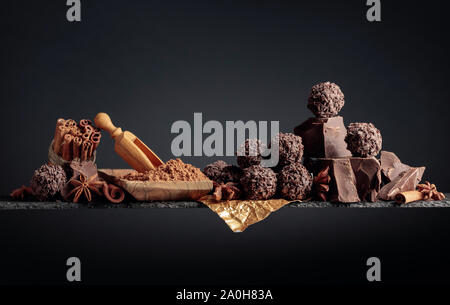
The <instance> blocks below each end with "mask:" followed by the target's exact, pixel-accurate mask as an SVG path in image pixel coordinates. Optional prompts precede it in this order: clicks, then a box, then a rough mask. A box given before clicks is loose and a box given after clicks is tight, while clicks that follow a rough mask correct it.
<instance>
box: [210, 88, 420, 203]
mask: <svg viewBox="0 0 450 305" xmlns="http://www.w3.org/2000/svg"><path fill="white" fill-rule="evenodd" d="M344 104H345V96H344V93H343V92H342V90H341V88H340V87H339V86H338V85H336V84H335V83H331V82H324V83H320V84H317V85H315V86H313V87H312V89H311V93H310V95H309V97H308V105H307V107H308V109H310V110H311V111H312V113H313V114H314V117H312V118H309V119H307V120H306V121H305V122H303V123H302V124H300V125H298V126H297V127H295V128H294V134H292V133H280V134H278V135H277V136H276V137H274V138H273V139H271V143H277V142H278V144H279V162H278V165H277V166H276V167H274V168H265V167H262V166H261V160H262V159H263V155H265V154H262V152H264V151H265V150H266V149H267V148H266V146H265V145H264V143H262V142H261V141H259V140H256V139H249V140H246V141H245V143H243V145H242V146H241V147H240V148H239V149H238V151H237V154H238V157H237V163H238V165H239V167H237V166H234V165H229V164H227V163H225V162H224V161H217V162H215V163H212V164H210V165H208V166H207V167H205V169H204V173H205V174H206V175H207V176H208V177H209V178H210V179H212V180H214V181H215V182H216V185H219V184H220V185H221V188H224V189H226V188H227V187H234V188H235V187H239V188H240V190H241V191H240V192H238V193H239V194H244V196H245V198H246V199H251V200H262V199H269V198H272V197H282V198H285V199H288V200H302V199H306V198H314V199H319V200H327V201H331V202H344V203H345V202H360V201H370V202H374V201H376V200H378V199H382V200H394V198H395V196H396V195H397V194H398V193H400V192H405V191H413V190H415V189H416V186H417V184H418V183H419V182H420V180H421V179H422V175H423V172H424V170H425V168H424V167H410V166H408V165H405V164H403V163H401V161H400V159H398V157H397V156H396V155H395V154H393V153H391V152H386V151H382V152H381V157H380V160H379V159H377V155H378V154H379V153H380V151H381V147H382V137H381V133H380V131H379V130H378V129H377V128H376V127H375V126H374V125H373V124H372V123H361V122H356V123H351V124H349V125H348V126H347V128H346V127H345V125H344V120H343V118H342V116H339V112H340V111H341V109H342V107H344ZM268 148H270V145H269V147H268ZM312 177H314V178H312ZM227 185H228V186H227ZM235 193H236V192H234V193H233V194H235ZM233 199H238V198H233Z"/></svg>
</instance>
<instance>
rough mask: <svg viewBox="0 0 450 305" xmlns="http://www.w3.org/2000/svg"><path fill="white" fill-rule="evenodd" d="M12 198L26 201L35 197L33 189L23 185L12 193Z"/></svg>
mask: <svg viewBox="0 0 450 305" xmlns="http://www.w3.org/2000/svg"><path fill="white" fill-rule="evenodd" d="M10 196H11V198H13V199H15V200H24V199H25V198H27V197H31V196H33V190H32V189H31V187H28V186H25V185H22V186H21V187H19V188H18V189H15V190H14V191H12V192H11V194H10Z"/></svg>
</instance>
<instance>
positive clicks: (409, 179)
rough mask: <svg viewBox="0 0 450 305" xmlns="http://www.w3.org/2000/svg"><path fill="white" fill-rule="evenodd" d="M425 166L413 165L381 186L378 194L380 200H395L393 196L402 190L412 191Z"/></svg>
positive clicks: (420, 178)
mask: <svg viewBox="0 0 450 305" xmlns="http://www.w3.org/2000/svg"><path fill="white" fill-rule="evenodd" d="M424 171H425V167H413V168H410V169H409V170H407V171H405V172H403V173H401V174H400V175H398V176H397V177H395V178H394V180H392V181H391V182H389V183H388V184H386V185H385V186H383V187H382V188H381V190H380V192H379V194H378V198H379V199H382V200H395V196H396V195H397V194H399V193H402V192H407V191H414V190H415V189H416V186H417V184H418V183H419V182H420V180H422V175H423V172H424Z"/></svg>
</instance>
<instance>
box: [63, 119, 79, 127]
mask: <svg viewBox="0 0 450 305" xmlns="http://www.w3.org/2000/svg"><path fill="white" fill-rule="evenodd" d="M65 126H66V127H69V128H72V127H73V126H77V122H75V121H74V120H72V119H69V120H66V122H65Z"/></svg>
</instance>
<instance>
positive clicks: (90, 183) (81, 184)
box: [66, 174, 104, 203]
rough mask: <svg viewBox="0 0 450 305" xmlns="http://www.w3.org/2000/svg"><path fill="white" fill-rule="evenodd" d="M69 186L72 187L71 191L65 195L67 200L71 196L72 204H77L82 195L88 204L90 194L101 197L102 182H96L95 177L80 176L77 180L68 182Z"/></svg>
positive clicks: (90, 197)
mask: <svg viewBox="0 0 450 305" xmlns="http://www.w3.org/2000/svg"><path fill="white" fill-rule="evenodd" d="M69 184H71V185H72V186H73V189H72V190H71V191H70V192H69V193H68V194H67V196H66V197H67V198H70V197H71V196H72V195H73V200H72V201H73V202H75V203H76V202H78V201H79V200H80V198H81V196H82V195H84V197H85V199H86V200H87V201H89V202H91V200H92V192H94V193H96V194H97V195H102V193H101V192H100V188H101V187H103V184H104V182H102V181H99V180H97V175H93V176H90V177H89V178H86V176H85V175H83V174H80V176H79V177H78V178H72V179H70V180H69Z"/></svg>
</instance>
